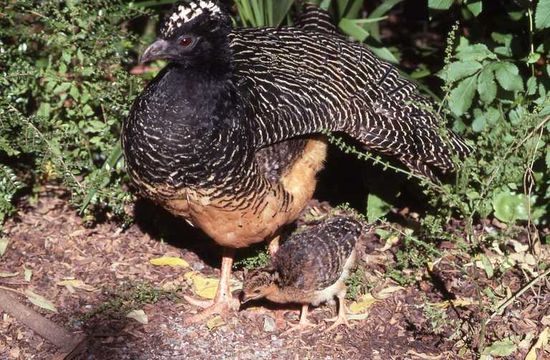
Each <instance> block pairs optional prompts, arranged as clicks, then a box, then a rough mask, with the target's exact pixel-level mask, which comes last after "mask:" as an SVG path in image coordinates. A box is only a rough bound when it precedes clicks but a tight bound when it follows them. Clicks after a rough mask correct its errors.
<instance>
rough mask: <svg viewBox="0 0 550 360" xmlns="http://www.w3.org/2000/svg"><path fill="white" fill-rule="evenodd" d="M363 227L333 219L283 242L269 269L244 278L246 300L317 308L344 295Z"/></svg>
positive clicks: (257, 271)
mask: <svg viewBox="0 0 550 360" xmlns="http://www.w3.org/2000/svg"><path fill="white" fill-rule="evenodd" d="M361 233H362V225H361V223H360V222H358V221H357V220H355V219H353V218H351V217H347V216H335V217H332V218H329V219H327V220H324V221H323V222H321V223H319V224H315V226H311V227H306V229H305V230H303V231H300V232H297V233H295V234H293V235H292V236H290V237H289V238H288V240H286V241H285V242H284V243H283V244H282V245H281V247H280V248H279V250H278V251H277V253H276V254H275V257H274V258H273V259H272V262H271V264H270V265H269V266H267V267H265V268H262V269H258V270H254V271H251V272H249V273H247V274H246V275H245V279H244V283H243V295H244V298H245V299H248V300H249V299H259V298H267V299H268V300H270V301H273V302H277V303H299V304H312V305H314V306H317V305H319V304H320V303H322V302H327V301H328V302H332V300H333V299H334V298H335V297H342V298H343V296H344V295H345V291H346V287H345V284H344V282H345V280H346V278H347V277H348V275H349V270H350V268H351V267H352V266H353V264H354V261H355V256H356V255H355V253H356V251H355V245H356V242H357V239H358V238H359V237H360V235H361Z"/></svg>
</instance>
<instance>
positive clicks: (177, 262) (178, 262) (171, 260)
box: [149, 256, 189, 268]
mask: <svg viewBox="0 0 550 360" xmlns="http://www.w3.org/2000/svg"><path fill="white" fill-rule="evenodd" d="M149 262H150V263H151V264H152V265H156V266H163V265H166V266H174V267H178V266H179V267H183V268H187V267H189V263H188V262H187V261H185V260H183V259H182V258H179V257H175V256H162V257H159V258H156V259H151V260H149Z"/></svg>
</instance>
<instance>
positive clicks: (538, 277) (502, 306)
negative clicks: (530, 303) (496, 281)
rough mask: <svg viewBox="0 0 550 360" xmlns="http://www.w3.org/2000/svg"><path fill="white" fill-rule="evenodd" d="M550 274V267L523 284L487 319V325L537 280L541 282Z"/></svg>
mask: <svg viewBox="0 0 550 360" xmlns="http://www.w3.org/2000/svg"><path fill="white" fill-rule="evenodd" d="M549 274H550V268H549V269H547V270H546V271H545V272H543V273H542V274H540V275H539V276H537V277H536V278H534V279H533V280H531V281H529V282H528V283H527V284H525V286H523V287H522V288H521V289H519V290H518V291H517V292H516V293H515V294H514V295H512V296H511V297H510V298H508V300H506V301H505V302H504V303H502V304H501V305H500V306H499V307H498V308H497V309H496V310H495V311H493V313H492V314H491V316H489V318H488V319H487V320H485V325H487V324H488V323H489V322H490V321H491V320H492V319H493V318H494V317H495V316H497V315H498V314H501V313H502V312H503V311H504V309H506V308H507V307H508V306H509V305H510V304H511V303H513V302H514V301H515V300H516V299H517V298H519V297H520V296H521V295H523V293H524V292H526V291H527V290H529V289H530V288H532V287H533V286H534V285H535V284H536V283H537V282H539V281H540V280H541V279H544V278H545V277H547V276H548V275H549Z"/></svg>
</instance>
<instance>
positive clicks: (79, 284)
mask: <svg viewBox="0 0 550 360" xmlns="http://www.w3.org/2000/svg"><path fill="white" fill-rule="evenodd" d="M57 285H58V286H65V287H66V288H67V289H68V290H69V291H71V292H72V290H74V289H75V288H76V289H80V290H84V291H95V288H94V287H93V286H91V285H88V284H86V283H84V281H82V280H76V279H68V280H62V281H59V282H58V283H57Z"/></svg>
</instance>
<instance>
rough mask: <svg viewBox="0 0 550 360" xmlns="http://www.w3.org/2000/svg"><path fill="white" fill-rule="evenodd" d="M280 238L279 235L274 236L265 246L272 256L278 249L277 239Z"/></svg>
mask: <svg viewBox="0 0 550 360" xmlns="http://www.w3.org/2000/svg"><path fill="white" fill-rule="evenodd" d="M280 239H281V236H280V235H277V236H275V237H274V238H273V239H271V241H270V242H269V245H268V246H267V251H269V255H270V256H271V257H272V258H273V257H274V256H275V254H276V253H277V251H278V250H279V240H280Z"/></svg>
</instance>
